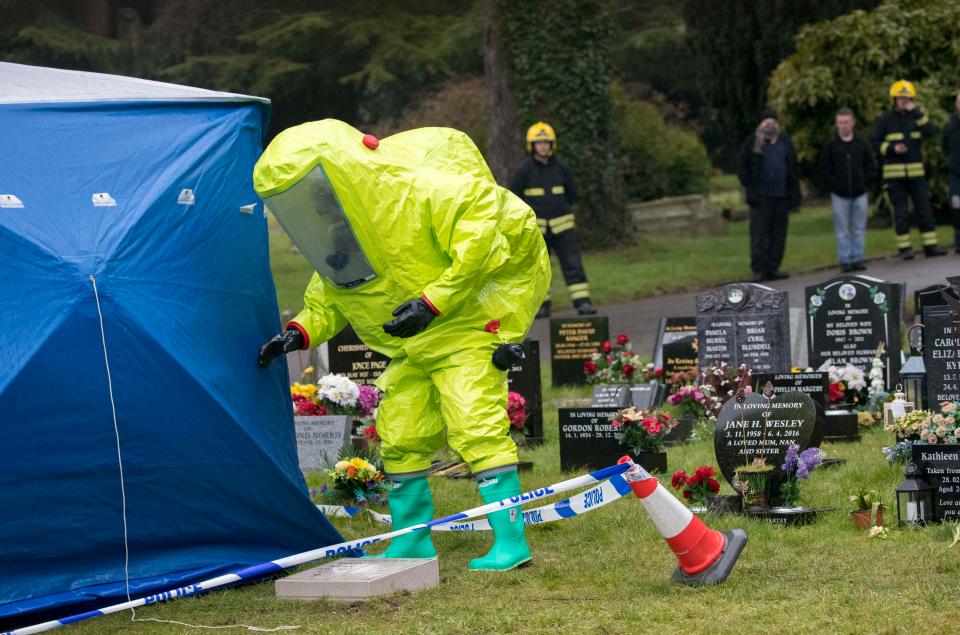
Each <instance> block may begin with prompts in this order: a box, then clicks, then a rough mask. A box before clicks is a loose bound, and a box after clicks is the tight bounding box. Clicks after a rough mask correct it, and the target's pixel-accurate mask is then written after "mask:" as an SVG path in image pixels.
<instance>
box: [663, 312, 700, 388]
mask: <svg viewBox="0 0 960 635" xmlns="http://www.w3.org/2000/svg"><path fill="white" fill-rule="evenodd" d="M653 365H654V368H657V369H663V376H664V377H670V375H673V374H674V373H680V372H687V371H690V370H694V371H695V370H697V318H695V317H667V318H660V325H659V326H658V327H657V342H656V344H655V345H654V349H653Z"/></svg>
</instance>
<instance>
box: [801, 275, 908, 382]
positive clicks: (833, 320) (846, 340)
mask: <svg viewBox="0 0 960 635" xmlns="http://www.w3.org/2000/svg"><path fill="white" fill-rule="evenodd" d="M903 293H904V289H903V285H900V284H893V283H889V282H884V281H882V280H878V279H876V278H871V277H868V276H840V277H838V278H833V279H832V280H828V281H826V282H823V283H821V284H817V285H812V286H809V287H807V288H806V290H805V292H804V297H805V299H806V307H807V347H808V353H809V357H810V365H811V366H813V367H815V368H817V367H820V366H821V365H822V364H823V363H824V362H826V361H828V360H830V363H831V364H833V365H836V366H843V365H844V364H852V365H853V366H856V367H857V368H859V369H860V370H862V371H863V372H864V373H868V372H869V371H870V366H871V364H872V362H873V358H874V356H875V355H876V351H877V346H878V345H879V344H881V343H882V344H883V345H884V354H883V363H884V373H885V375H886V376H885V378H884V381H885V384H886V387H887V388H888V389H891V388H893V387H894V386H896V385H897V377H898V376H899V374H900V320H901V319H902V318H903Z"/></svg>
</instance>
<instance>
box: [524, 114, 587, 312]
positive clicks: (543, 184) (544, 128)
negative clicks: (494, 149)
mask: <svg viewBox="0 0 960 635" xmlns="http://www.w3.org/2000/svg"><path fill="white" fill-rule="evenodd" d="M556 145H557V135H556V134H555V133H554V131H553V128H552V127H550V125H549V124H546V123H544V122H542V121H538V122H537V123H535V124H533V125H532V126H530V129H529V130H527V152H529V153H530V156H529V157H527V158H526V159H525V160H524V161H523V163H521V164H520V165H519V166H517V168H516V169H515V170H514V171H513V176H511V177H510V191H511V192H513V193H514V194H516V195H517V196H519V197H521V198H522V199H523V200H524V202H526V203H527V205H529V206H530V207H532V208H533V210H534V211H535V212H536V213H537V224H538V225H539V226H540V231H541V232H543V237H544V238H545V239H546V241H547V249H552V250H554V251H555V252H556V253H557V258H559V259H560V269H561V271H563V279H564V280H566V282H567V291H568V292H569V293H570V299H571V300H573V308H575V309H576V310H577V313H579V314H580V315H593V314H595V313H596V312H597V310H596V309H595V308H593V304H592V303H591V302H590V284H589V283H588V282H587V274H586V272H585V271H584V270H583V258H582V257H581V255H580V241H579V239H578V238H577V231H576V229H574V222H573V221H574V219H573V213H572V212H571V211H570V206H571V205H573V203H574V201H575V200H576V199H577V190H576V188H575V187H574V185H573V177H572V176H570V170H569V169H568V168H567V166H566V164H564V163H563V162H562V161H560V159H558V158H557V157H556V156H554V154H553V153H554V150H556ZM537 317H538V318H543V317H550V296H549V294H548V295H547V299H546V300H544V302H543V305H542V306H541V307H540V310H539V311H538V312H537Z"/></svg>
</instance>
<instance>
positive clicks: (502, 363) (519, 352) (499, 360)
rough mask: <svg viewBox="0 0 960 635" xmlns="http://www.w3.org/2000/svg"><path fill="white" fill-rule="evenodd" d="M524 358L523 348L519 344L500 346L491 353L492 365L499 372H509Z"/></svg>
mask: <svg viewBox="0 0 960 635" xmlns="http://www.w3.org/2000/svg"><path fill="white" fill-rule="evenodd" d="M524 357H526V355H524V354H523V347H522V346H520V345H519V344H501V345H500V346H498V347H497V350H495V351H493V365H494V366H496V367H497V368H499V369H500V370H510V369H511V368H513V365H514V364H516V363H517V362H519V361H520V360H521V359H523V358H524Z"/></svg>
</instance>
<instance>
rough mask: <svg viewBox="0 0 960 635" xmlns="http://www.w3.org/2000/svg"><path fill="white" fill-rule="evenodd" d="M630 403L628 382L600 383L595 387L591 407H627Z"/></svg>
mask: <svg viewBox="0 0 960 635" xmlns="http://www.w3.org/2000/svg"><path fill="white" fill-rule="evenodd" d="M628 405H630V386H629V385H628V384H600V385H598V386H594V387H593V396H592V397H591V398H590V407H591V408H626V407H627V406H628Z"/></svg>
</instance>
